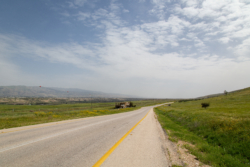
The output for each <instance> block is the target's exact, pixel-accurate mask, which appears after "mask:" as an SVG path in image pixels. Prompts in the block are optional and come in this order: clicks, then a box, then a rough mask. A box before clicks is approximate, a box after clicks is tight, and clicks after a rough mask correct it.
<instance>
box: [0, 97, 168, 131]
mask: <svg viewBox="0 0 250 167" xmlns="http://www.w3.org/2000/svg"><path fill="white" fill-rule="evenodd" d="M164 102H167V100H144V101H134V102H133V103H134V104H135V105H136V107H132V108H125V109H114V106H115V103H114V102H112V103H93V104H91V103H79V104H61V105H31V106H29V105H0V129H6V128H12V127H19V126H25V125H34V124H39V123H46V122H54V121H61V120H67V119H75V118H84V117H91V116H98V115H108V114H115V113H121V112H128V111H132V110H135V109H139V108H140V107H143V106H149V105H154V104H160V103H164Z"/></svg>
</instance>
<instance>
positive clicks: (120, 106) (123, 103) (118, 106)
mask: <svg viewBox="0 0 250 167" xmlns="http://www.w3.org/2000/svg"><path fill="white" fill-rule="evenodd" d="M127 107H130V102H122V103H116V104H115V108H127Z"/></svg>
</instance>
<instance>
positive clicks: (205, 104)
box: [201, 103, 210, 108]
mask: <svg viewBox="0 0 250 167" xmlns="http://www.w3.org/2000/svg"><path fill="white" fill-rule="evenodd" d="M209 105H210V104H209V103H201V107H202V108H207V107H209Z"/></svg>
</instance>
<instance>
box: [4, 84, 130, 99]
mask: <svg viewBox="0 0 250 167" xmlns="http://www.w3.org/2000/svg"><path fill="white" fill-rule="evenodd" d="M0 97H60V98H63V97H65V98H67V97H134V96H130V95H122V94H112V93H103V92H99V91H89V90H83V89H75V88H49V87H39V86H0Z"/></svg>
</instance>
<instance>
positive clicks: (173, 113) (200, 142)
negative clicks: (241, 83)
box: [155, 88, 250, 167]
mask: <svg viewBox="0 0 250 167" xmlns="http://www.w3.org/2000/svg"><path fill="white" fill-rule="evenodd" d="M204 102H207V103H210V106H209V107H207V108H206V109H205V108H202V107H201V103H204ZM155 112H156V114H157V115H158V119H159V121H160V123H161V125H162V127H163V128H164V129H165V130H166V131H167V133H168V135H169V138H170V140H172V141H175V142H177V141H178V140H182V141H187V142H189V143H191V144H194V145H195V147H191V146H190V145H185V147H186V148H188V149H189V150H190V152H191V153H192V154H194V155H195V156H197V158H198V159H199V160H200V161H202V162H203V163H206V164H209V165H212V166H231V167H240V166H250V88H246V89H243V90H241V91H238V92H234V93H229V94H228V95H222V96H219V97H214V98H209V99H203V100H197V101H186V102H175V103H174V104H172V105H171V106H161V107H158V108H156V109H155Z"/></svg>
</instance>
